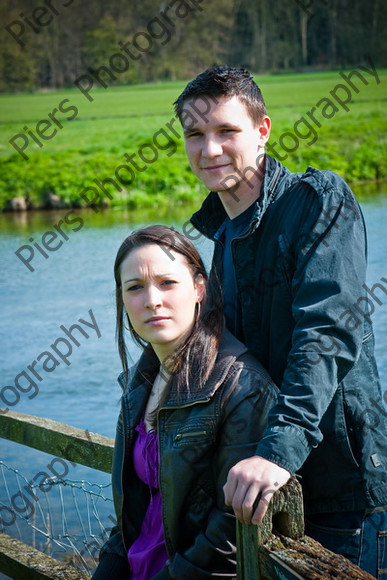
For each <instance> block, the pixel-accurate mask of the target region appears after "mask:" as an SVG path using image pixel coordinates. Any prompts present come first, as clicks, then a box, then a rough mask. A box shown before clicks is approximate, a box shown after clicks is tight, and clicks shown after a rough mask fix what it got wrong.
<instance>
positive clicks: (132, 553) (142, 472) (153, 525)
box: [128, 418, 168, 580]
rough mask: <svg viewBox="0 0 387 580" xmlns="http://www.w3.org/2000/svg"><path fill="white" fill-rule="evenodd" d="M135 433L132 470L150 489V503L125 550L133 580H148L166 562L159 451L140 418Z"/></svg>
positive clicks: (151, 434)
mask: <svg viewBox="0 0 387 580" xmlns="http://www.w3.org/2000/svg"><path fill="white" fill-rule="evenodd" d="M136 431H138V435H137V437H136V441H135V443H134V448H133V463H134V469H135V472H136V474H137V475H138V477H139V478H140V479H141V481H143V482H144V483H146V484H147V485H148V486H149V491H150V501H149V505H148V509H147V511H146V514H145V517H144V520H143V522H142V525H141V532H140V535H139V536H138V538H137V540H136V541H135V542H134V543H133V544H132V546H131V547H130V548H129V550H128V561H129V565H130V568H131V571H132V576H131V578H132V580H149V578H152V576H155V575H156V574H157V573H158V572H160V570H161V569H162V568H163V567H164V565H165V562H166V561H167V559H168V554H167V550H166V546H165V540H164V532H163V521H162V503H161V493H160V490H159V482H158V474H159V450H158V441H157V432H156V431H155V430H154V429H152V430H151V431H148V432H147V431H146V429H145V423H144V419H143V418H142V419H141V421H140V424H139V425H138V426H137V427H136Z"/></svg>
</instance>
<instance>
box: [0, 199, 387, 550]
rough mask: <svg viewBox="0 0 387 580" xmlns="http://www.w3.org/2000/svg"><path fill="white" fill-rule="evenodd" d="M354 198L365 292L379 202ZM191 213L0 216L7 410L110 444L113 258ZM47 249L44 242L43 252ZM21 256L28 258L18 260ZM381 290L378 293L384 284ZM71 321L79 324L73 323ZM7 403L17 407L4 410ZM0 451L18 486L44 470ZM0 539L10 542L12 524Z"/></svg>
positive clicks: (14, 448)
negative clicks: (138, 238)
mask: <svg viewBox="0 0 387 580" xmlns="http://www.w3.org/2000/svg"><path fill="white" fill-rule="evenodd" d="M355 193H357V190H356V188H355ZM359 193H360V194H361V195H362V197H361V199H362V200H363V201H362V202H361V205H362V209H363V212H364V216H365V219H366V224H367V229H368V239H369V266H368V277H367V283H368V285H369V286H370V287H371V286H372V285H374V284H375V283H377V282H380V281H381V278H382V277H385V278H386V277H387V267H386V255H387V241H386V223H387V192H386V191H385V190H384V191H382V192H381V191H378V192H377V193H375V194H374V195H370V194H369V192H367V190H360V189H359ZM194 209H196V208H195V207H192V208H190V207H182V208H175V209H174V210H169V211H168V212H165V213H160V212H158V213H157V212H128V211H106V212H100V213H98V214H95V213H94V212H93V211H91V210H84V211H81V210H74V213H72V214H69V213H68V211H61V212H31V213H27V214H25V213H22V214H0V259H1V269H0V304H1V311H0V345H1V350H0V359H1V374H0V381H1V383H0V387H1V388H3V387H5V386H10V387H12V389H8V390H6V391H4V392H6V393H7V395H6V396H7V397H8V401H9V403H10V408H11V409H12V410H16V411H19V412H21V413H27V414H31V415H37V416H41V417H48V418H50V419H54V420H57V421H62V422H64V423H68V424H70V425H74V426H76V427H80V428H82V429H87V430H89V431H91V432H96V433H100V434H102V435H107V436H111V437H113V436H114V432H115V424H116V419H117V414H118V411H119V398H120V388H119V386H118V384H117V382H116V377H117V375H118V374H119V372H120V362H119V359H118V355H117V353H116V345H115V313H114V279H113V261H114V258H115V254H116V251H117V249H118V247H119V245H120V244H121V242H122V240H123V239H124V238H125V237H126V236H127V235H128V234H129V233H130V232H131V231H132V230H133V229H136V228H138V227H141V226H143V225H146V224H148V223H164V224H167V225H171V226H174V227H176V228H177V229H179V230H181V228H182V225H183V224H184V223H185V222H186V220H188V219H189V216H190V215H191V213H192V210H194ZM76 219H77V221H76ZM60 220H63V223H62V224H60ZM55 224H56V225H57V226H58V224H60V225H59V226H58V227H59V228H60V229H62V232H64V234H63V235H62V234H61V235H59V236H58V238H57V239H56V240H55V243H57V244H58V245H59V241H60V240H62V241H63V243H62V245H61V246H60V247H58V249H57V250H56V251H52V252H47V254H46V255H47V256H48V257H45V256H43V255H42V254H41V253H40V252H39V249H38V247H36V246H35V247H34V246H33V244H34V243H35V244H38V246H40V247H41V248H42V246H41V243H42V236H43V235H44V234H45V232H47V231H50V230H52V229H53V228H54V225H55ZM81 224H82V225H81ZM48 236H49V235H48ZM48 236H46V238H45V240H46V242H47V241H48ZM66 237H67V239H66ZM55 243H54V242H51V246H52V247H54V245H55ZM196 244H197V246H198V248H199V250H200V252H201V253H202V255H203V256H204V259H205V262H206V265H207V266H208V265H209V264H210V259H211V253H212V244H211V243H210V242H208V241H207V240H205V239H204V238H200V239H199V240H197V242H196ZM22 246H29V248H27V247H25V248H24V249H22V250H20V248H21V247H22ZM15 252H18V253H19V255H20V256H21V257H23V258H24V260H25V261H26V262H28V264H29V266H30V268H28V266H27V265H26V264H25V263H24V262H23V261H22V260H21V259H19V258H18V257H17V255H16V254H15ZM32 252H34V255H33V256H32ZM31 268H33V270H34V271H31ZM382 284H383V283H382ZM384 286H385V288H386V291H387V283H384ZM378 296H379V298H380V300H379V301H380V302H382V304H378V303H375V311H374V314H373V316H372V319H373V323H374V329H375V335H376V355H377V361H378V366H379V372H380V375H381V379H382V385H384V388H385V386H386V383H387V333H386V329H387V295H384V293H383V290H380V289H379V290H378ZM355 300H356V297H355ZM90 311H91V313H92V314H91V313H90ZM80 319H81V320H82V321H84V322H81V323H80V322H79V320H80ZM93 320H94V321H95V324H94V322H93ZM86 322H89V324H90V325H92V326H94V328H92V327H91V326H88V325H87V324H86ZM75 323H78V325H80V326H81V327H82V328H83V330H84V333H86V335H87V336H85V334H82V333H81V332H80V331H78V330H75V331H74V333H73V336H75V337H76V338H77V341H78V344H79V346H76V345H75V344H74V343H72V353H71V354H68V351H67V352H66V346H65V343H64V342H63V341H58V340H57V339H59V338H61V337H62V338H66V334H65V331H64V330H63V327H64V328H65V329H67V330H69V328H70V327H71V326H72V325H74V324H75ZM61 326H62V328H61ZM56 341H57V342H56ZM52 345H56V348H57V349H59V350H61V351H62V352H63V353H65V355H64V359H65V360H67V364H66V362H65V360H63V359H60V358H59V355H55V357H56V359H57V361H59V362H60V364H58V365H56V364H55V362H54V359H53V358H52V355H53V354H54V350H53V348H52ZM131 355H132V357H133V360H135V359H136V357H137V356H138V351H137V350H136V349H135V348H132V349H131ZM66 356H67V358H66ZM38 357H39V362H37V363H36V364H35V366H34V368H35V370H36V371H37V372H38V373H39V376H40V378H41V380H38V379H37V377H35V381H36V383H35V387H33V386H31V382H30V381H29V380H28V379H26V378H25V377H24V378H23V377H21V378H19V384H20V385H21V386H22V388H24V390H25V391H26V392H21V391H20V390H16V389H15V388H14V386H15V377H16V376H17V375H18V374H20V373H21V372H22V371H27V368H28V365H32V363H33V361H35V360H36V361H38ZM43 363H45V367H43ZM30 376H32V375H31V373H30ZM15 393H16V394H15ZM31 397H32V398H31ZM17 399H18V400H17ZM16 400H17V404H15V405H13V402H15V401H16ZM0 406H4V403H3V402H2V403H0ZM0 441H1V448H2V453H1V458H2V459H3V461H4V462H5V464H6V465H7V466H11V468H13V469H15V470H19V471H20V472H22V473H23V474H24V475H25V476H26V477H27V478H32V477H33V476H34V475H35V474H37V473H38V472H39V470H42V469H43V470H44V469H45V468H46V466H47V464H48V462H49V461H50V457H49V456H48V455H46V454H44V453H41V452H38V451H35V450H32V449H28V448H24V447H23V446H20V445H18V444H15V443H12V442H8V441H5V440H0ZM51 459H52V458H51ZM12 473H13V472H12ZM67 477H69V478H72V479H74V480H81V479H84V478H86V479H89V480H90V479H93V480H96V481H98V482H99V483H101V484H106V483H107V482H108V480H109V477H108V476H107V475H105V474H101V473H96V472H93V471H92V470H87V469H85V468H83V467H82V466H76V467H75V466H73V465H71V464H68V474H67ZM2 485H3V487H4V482H3V483H2V482H1V480H0V491H1V486H2ZM3 491H4V489H3ZM10 491H12V490H10ZM107 493H109V492H107ZM1 495H2V496H3V494H1ZM111 510H112V508H111V505H110V504H109V505H108V506H107V507H106V506H105V507H104V508H103V509H102V512H104V517H105V518H106V514H107V513H109V512H110V511H111ZM5 531H6V532H8V533H11V534H12V535H13V534H14V533H17V531H16V530H15V525H14V524H13V525H10V526H8V528H7V529H6V530H5ZM37 545H39V544H37Z"/></svg>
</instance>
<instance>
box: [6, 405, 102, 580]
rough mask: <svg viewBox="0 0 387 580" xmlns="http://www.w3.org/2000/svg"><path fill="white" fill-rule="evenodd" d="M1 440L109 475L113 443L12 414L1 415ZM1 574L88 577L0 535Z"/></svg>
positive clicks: (36, 579) (67, 579)
mask: <svg viewBox="0 0 387 580" xmlns="http://www.w3.org/2000/svg"><path fill="white" fill-rule="evenodd" d="M0 437H2V438H3V439H8V440H10V441H15V442H16V443H21V444H22V445H26V446H28V447H33V448H34V449H39V450H40V451H44V452H45V453H49V454H51V455H55V456H56V457H60V458H62V459H67V460H68V461H71V462H73V463H79V464H80V465H85V466H87V467H91V468H93V469H97V470H98V471H103V472H106V473H111V464H112V458H113V447H114V439H111V438H110V437H104V436H103V435H98V434H96V433H90V432H89V431H85V430H83V429H78V428H77V427H72V426H71V425H66V424H64V423H59V422H58V421H52V420H51V419H45V418H41V417H34V416H32V415H24V414H22V413H16V412H14V411H8V412H6V413H1V409H0ZM0 572H3V573H4V574H7V575H8V576H10V577H11V578H13V579H14V580H54V579H55V580H62V579H63V580H86V579H88V578H89V576H88V575H87V574H84V573H83V572H80V571H79V570H76V569H75V568H73V567H72V566H70V565H69V564H66V563H64V562H59V561H58V560H55V559H54V558H51V557H50V556H47V555H46V554H43V553H42V552H40V551H38V550H35V549H34V548H32V547H30V546H27V544H24V543H23V542H20V541H19V540H16V539H15V538H11V537H10V536H9V535H7V534H0Z"/></svg>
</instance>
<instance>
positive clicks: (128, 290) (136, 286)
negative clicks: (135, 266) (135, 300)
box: [126, 284, 141, 292]
mask: <svg viewBox="0 0 387 580" xmlns="http://www.w3.org/2000/svg"><path fill="white" fill-rule="evenodd" d="M139 288H141V284H134V285H133V286H128V288H127V289H126V291H127V292H134V291H135V290H138V289H139Z"/></svg>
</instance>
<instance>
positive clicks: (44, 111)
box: [0, 71, 387, 208]
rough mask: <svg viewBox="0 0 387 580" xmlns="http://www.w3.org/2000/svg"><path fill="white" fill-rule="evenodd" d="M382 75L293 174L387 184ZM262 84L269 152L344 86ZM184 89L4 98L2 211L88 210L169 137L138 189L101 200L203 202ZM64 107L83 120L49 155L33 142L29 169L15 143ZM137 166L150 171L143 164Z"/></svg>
mask: <svg viewBox="0 0 387 580" xmlns="http://www.w3.org/2000/svg"><path fill="white" fill-rule="evenodd" d="M378 74H379V77H380V84H379V85H377V84H376V82H375V81H374V80H372V79H371V80H370V82H369V84H368V85H367V86H365V85H361V83H359V89H360V90H359V94H358V95H356V100H355V99H354V100H353V102H351V103H350V104H349V108H350V110H349V112H346V111H344V110H340V111H339V112H337V114H336V115H335V116H334V117H333V118H332V119H324V118H323V117H321V116H320V117H318V118H319V119H320V121H321V125H322V126H321V127H320V128H316V133H317V139H316V141H315V143H313V144H311V145H308V142H310V139H309V140H308V139H299V146H298V148H297V150H296V151H294V153H289V154H288V157H287V158H286V159H285V161H284V163H285V165H286V166H287V167H289V169H291V170H292V171H302V170H304V169H305V168H306V167H307V166H308V165H313V166H314V167H318V168H320V169H332V170H334V171H336V172H337V173H339V174H340V175H341V176H342V177H343V178H344V179H346V180H347V181H349V182H354V181H365V180H376V179H385V178H386V176H387V167H386V158H387V155H386V153H387V151H386V148H387V147H386V137H385V135H386V119H385V114H384V101H385V99H386V89H385V86H386V84H387V71H378ZM256 80H257V81H258V82H259V84H260V86H261V88H262V90H263V94H264V96H265V100H266V103H267V106H268V112H269V114H270V116H271V118H272V121H273V128H272V135H271V138H270V143H274V142H275V141H277V142H278V141H279V140H280V138H281V135H282V134H283V133H284V132H288V131H290V132H292V131H293V130H294V125H295V123H296V122H297V121H298V120H299V119H301V118H303V117H304V118H306V117H307V112H308V111H310V110H311V109H312V107H313V106H315V105H316V103H317V102H318V101H319V99H321V98H323V97H325V96H328V95H329V91H330V90H332V89H333V88H334V86H335V84H337V82H339V81H340V80H341V77H339V75H338V73H335V72H330V73H314V74H304V75H273V76H260V77H259V78H258V77H257V79H256ZM184 85H185V83H182V82H179V83H158V84H154V85H135V86H131V87H114V88H113V87H109V88H107V89H106V90H104V89H101V90H95V91H93V92H92V93H91V94H92V95H93V97H94V101H93V102H92V103H90V102H88V101H87V100H86V99H85V98H84V97H83V96H82V95H81V94H80V92H79V91H76V90H75V89H73V90H66V91H63V90H62V91H52V92H49V93H44V94H29V95H16V96H12V97H11V96H5V95H3V96H0V108H1V110H2V111H3V112H4V113H3V114H4V117H3V123H2V124H1V123H0V138H1V143H2V144H3V145H2V146H0V147H1V148H0V160H1V161H0V165H1V167H0V207H1V208H4V207H5V206H6V204H7V202H8V201H9V200H11V199H12V198H13V197H16V196H28V198H29V200H30V201H31V203H32V204H34V205H35V206H39V205H42V204H44V202H45V199H46V196H47V194H48V193H50V192H51V193H55V194H57V195H58V196H60V198H61V199H62V200H63V202H64V203H66V204H68V205H75V206H77V205H82V204H83V205H84V201H83V200H82V198H81V197H80V193H81V192H82V191H83V189H85V188H87V187H91V186H92V187H97V186H96V183H95V180H97V181H100V182H101V181H103V180H105V179H106V178H114V175H115V170H116V168H117V167H118V166H119V165H122V164H125V163H126V160H125V155H133V154H135V155H138V151H139V149H140V147H141V146H142V145H144V144H145V143H154V141H153V139H154V135H155V134H156V133H157V132H158V131H159V130H160V129H164V130H165V131H166V133H167V135H168V136H169V142H168V143H169V145H168V147H165V149H164V150H161V148H160V149H158V157H157V160H155V161H154V162H153V163H148V164H147V166H146V170H144V171H138V172H136V173H135V178H134V180H133V182H132V183H130V184H128V183H126V184H125V183H118V184H117V187H114V185H112V184H110V185H109V186H108V191H109V192H110V194H111V197H112V199H111V200H109V199H108V197H107V196H103V195H102V194H101V196H102V198H103V199H104V200H105V201H108V202H109V204H110V205H113V206H122V205H124V206H127V207H129V208H137V207H151V206H158V207H160V208H161V207H167V206H174V205H176V204H179V203H183V202H186V201H189V200H193V199H197V198H198V197H199V196H203V195H204V193H205V190H204V188H203V187H202V185H201V184H200V183H199V181H198V180H197V179H196V177H195V176H194V175H193V174H192V172H191V170H190V168H189V164H188V162H187V159H186V156H185V152H184V145H183V138H182V130H181V127H180V125H179V123H178V122H177V121H176V120H175V119H174V116H173V107H172V103H173V101H174V100H175V99H176V97H177V96H178V94H179V93H180V92H181V90H182V89H183V87H184ZM65 98H67V99H69V101H70V103H71V104H73V105H75V106H76V107H77V108H78V111H79V113H78V116H77V117H76V118H75V119H74V120H73V121H64V122H63V129H61V130H58V133H57V134H56V135H55V136H54V137H53V138H52V139H49V140H47V141H44V143H43V147H42V148H39V147H38V146H37V145H33V141H32V140H31V143H32V145H31V146H29V147H28V149H27V150H26V153H27V154H28V155H29V159H28V160H24V159H22V158H21V156H20V155H18V154H16V153H15V151H14V149H13V148H12V147H11V146H10V145H9V143H8V141H9V139H10V138H11V137H12V136H13V135H16V134H17V133H23V126H24V125H25V124H26V125H27V126H28V127H29V128H30V130H35V128H36V124H37V123H38V122H39V121H40V120H42V119H47V118H48V117H47V116H48V113H49V112H50V111H52V110H53V109H54V108H55V106H57V105H58V103H59V102H61V101H62V100H63V99H65ZM171 123H173V124H171ZM162 143H163V144H166V141H165V140H164V141H162ZM281 152H282V154H283V153H284V151H283V150H282V151H281ZM148 154H149V153H148ZM135 159H136V160H137V162H138V163H141V161H140V160H139V158H138V156H137V157H135ZM97 189H98V187H97ZM118 189H121V191H118ZM98 191H99V192H100V189H98Z"/></svg>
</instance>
